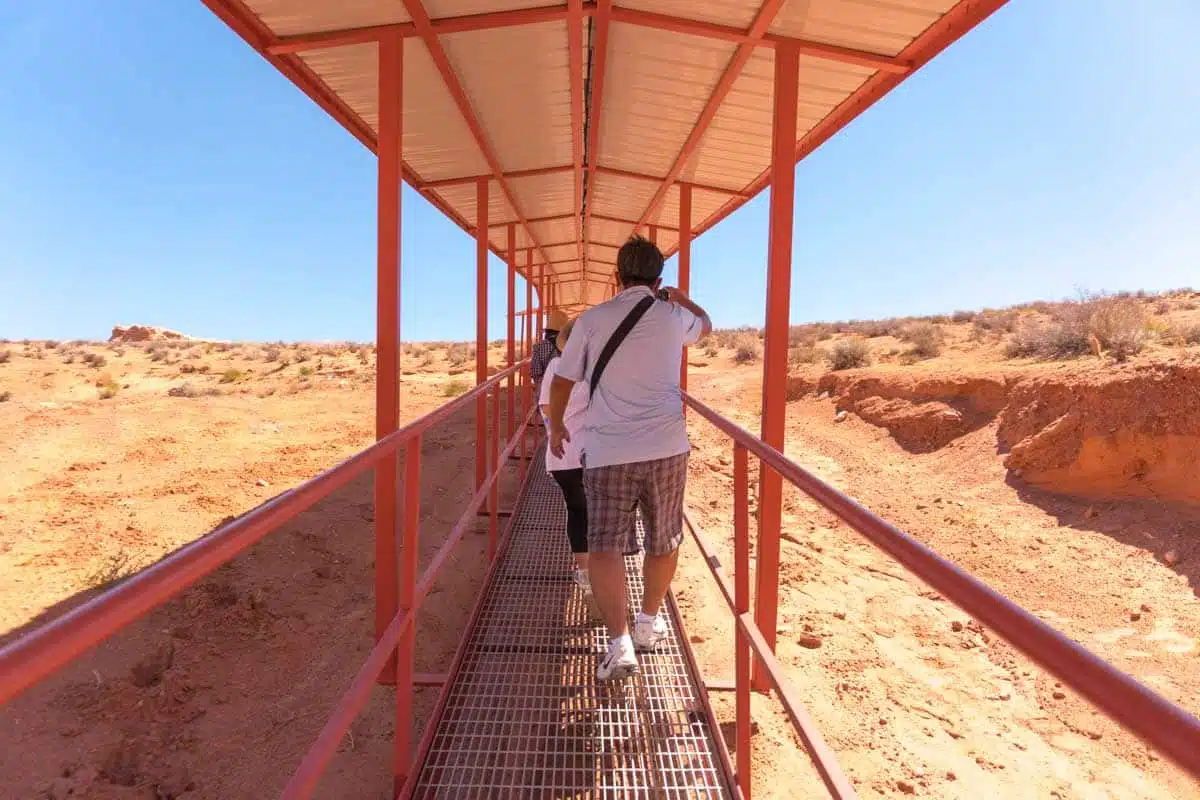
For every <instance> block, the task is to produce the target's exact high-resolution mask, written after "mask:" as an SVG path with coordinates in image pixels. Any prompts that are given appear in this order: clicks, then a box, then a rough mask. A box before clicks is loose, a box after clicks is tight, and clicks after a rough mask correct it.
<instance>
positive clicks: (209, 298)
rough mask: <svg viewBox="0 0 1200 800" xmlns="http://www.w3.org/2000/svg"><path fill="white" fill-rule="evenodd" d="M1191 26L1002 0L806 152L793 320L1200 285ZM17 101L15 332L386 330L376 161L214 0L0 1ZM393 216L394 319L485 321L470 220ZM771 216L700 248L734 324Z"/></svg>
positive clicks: (11, 166) (7, 146) (10, 229)
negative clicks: (380, 322)
mask: <svg viewBox="0 0 1200 800" xmlns="http://www.w3.org/2000/svg"><path fill="white" fill-rule="evenodd" d="M1198 38H1200V6H1198V5H1197V4H1196V3H1195V2H1194V0H1155V2H1153V3H1140V4H1136V10H1135V5H1134V4H1130V3H1128V2H1121V1H1120V0H1089V1H1088V2H1085V0H1059V1H1058V2H1040V1H1039V0H1012V2H1010V3H1009V4H1008V5H1007V6H1006V7H1005V8H1004V9H1002V10H1001V11H1000V12H998V13H997V14H996V15H994V16H993V17H992V18H991V19H990V20H989V21H988V22H986V23H985V24H984V25H983V26H981V27H980V28H978V29H977V30H976V31H974V32H973V33H972V34H970V35H969V36H967V37H966V38H965V39H964V40H963V41H961V42H959V43H958V44H957V45H955V46H954V47H952V48H951V49H950V50H949V51H947V52H946V53H943V54H942V56H940V57H939V58H938V59H937V60H935V61H934V63H933V64H931V65H930V66H929V67H927V68H926V69H925V70H923V71H922V72H920V73H919V74H918V75H916V76H914V77H913V78H912V79H910V80H909V81H907V82H906V83H905V84H903V85H902V86H901V87H900V88H899V89H897V90H896V91H894V92H893V93H892V94H891V95H889V96H888V97H887V98H885V99H884V100H883V101H881V102H880V103H879V104H877V105H876V106H875V107H874V108H873V109H871V110H870V111H868V112H867V113H866V114H865V115H863V116H862V117H860V118H859V120H858V121H856V122H855V123H854V124H853V125H852V126H850V127H849V128H848V129H846V130H845V131H843V132H842V133H841V134H839V135H838V136H837V137H836V138H835V139H834V140H832V141H831V142H829V143H827V144H826V145H825V146H824V147H822V148H821V149H820V150H819V151H818V152H817V153H815V154H814V155H812V156H811V157H809V158H808V159H806V160H805V161H804V162H802V163H801V165H800V166H799V167H798V170H797V203H796V234H795V253H794V262H793V292H792V318H793V320H794V321H796V322H799V321H807V320H813V319H843V318H871V317H879V316H893V315H906V314H923V313H933V312H942V311H952V310H955V309H958V308H976V307H982V306H998V305H1005V304H1011V303H1015V302H1020V301H1024V300H1029V299H1035V298H1055V297H1062V296H1065V295H1069V294H1071V293H1073V291H1074V289H1075V288H1076V287H1085V288H1089V289H1111V290H1116V289H1125V288H1146V289H1165V288H1172V287H1180V286H1187V285H1191V284H1200V222H1198V219H1200V213H1198V212H1200V188H1198V187H1200V82H1197V81H1196V80H1195V76H1196V75H1200V48H1196V47H1195V42H1196V41H1197V39H1198ZM0 108H3V115H2V116H0V337H8V338H25V337H30V338H103V337H105V336H107V333H108V330H109V328H110V327H111V326H112V325H113V324H114V323H117V322H137V323H149V324H157V325H165V326H168V327H172V328H176V329H179V330H182V331H185V332H187V333H190V334H194V335H197V336H208V337H217V338H227V339H251V340H274V339H285V340H292V339H357V340H369V339H371V338H373V335H374V277H373V276H374V229H373V226H374V159H373V157H372V156H371V155H370V154H369V153H368V152H367V151H366V150H365V149H364V148H363V147H362V146H361V145H359V144H358V143H357V142H356V141H355V140H354V139H353V138H352V137H351V136H350V135H349V134H347V133H346V132H345V131H343V130H342V129H340V128H339V127H338V126H337V124H336V123H334V122H333V121H331V120H330V119H328V118H327V117H326V116H325V115H324V114H323V113H322V112H321V111H320V110H319V109H318V108H317V107H316V106H315V105H314V104H313V103H312V102H311V101H310V100H308V98H307V97H305V96H304V95H302V94H301V93H300V91H299V90H297V89H295V88H294V87H293V86H292V85H291V84H290V83H288V82H287V80H286V79H284V78H283V77H282V76H280V75H278V74H277V73H276V72H275V71H274V70H273V69H272V68H271V67H270V66H269V65H267V64H266V62H265V61H263V60H262V59H260V58H259V57H258V56H257V55H255V54H254V53H253V52H252V51H251V50H250V49H249V48H248V47H247V46H246V45H244V44H243V43H242V41H241V40H240V39H239V38H237V37H236V36H235V35H234V34H233V33H232V32H230V31H229V30H228V29H226V28H225V27H224V26H223V25H222V24H221V23H220V22H218V20H217V19H216V18H215V17H213V16H212V15H211V14H210V13H209V12H208V11H207V10H206V9H205V8H204V6H203V5H202V4H201V3H200V2H199V0H185V2H181V3H165V2H161V0H126V2H124V3H121V4H120V8H119V9H117V8H116V7H115V6H112V5H109V4H103V3H97V2H94V1H93V2H82V1H81V0H79V1H76V0H44V2H40V3H37V4H28V3H0ZM404 225H405V230H406V232H407V236H406V238H405V240H404V255H403V259H404V270H405V271H404V276H403V305H402V327H403V330H404V336H405V338H406V339H451V338H457V339H466V338H470V337H471V336H472V335H473V330H474V328H473V319H474V312H473V309H472V305H473V302H474V289H473V285H474V284H473V281H474V245H473V242H472V240H471V239H470V238H469V237H468V236H467V235H466V234H464V233H462V232H461V231H460V230H459V229H458V228H456V227H454V226H453V225H452V224H450V223H449V222H446V221H445V220H444V219H443V218H442V217H441V216H440V215H439V214H438V213H437V212H436V211H434V210H433V209H432V208H431V207H429V206H428V205H426V204H425V203H424V202H423V201H421V200H420V199H419V198H417V197H416V196H415V195H413V194H412V193H411V192H406V196H405V208H404ZM766 229H767V221H766V195H765V194H764V195H762V196H760V197H759V198H758V199H756V200H755V201H754V202H752V203H750V204H748V205H747V206H746V207H745V208H743V209H742V210H741V211H739V212H738V213H737V214H735V215H734V216H733V217H731V218H730V219H729V220H727V221H726V222H724V223H723V224H722V225H721V226H719V227H718V228H717V229H715V230H714V231H712V232H710V233H708V234H706V235H704V236H703V237H701V238H700V239H698V240H697V241H696V243H695V245H694V251H693V252H694V255H693V260H694V267H693V273H694V274H693V283H692V285H693V294H694V295H695V297H696V299H697V300H699V301H700V302H701V303H703V304H705V305H706V306H707V307H708V308H709V310H710V312H711V313H712V315H713V317H714V320H715V322H716V324H717V325H718V326H736V325H743V324H752V325H758V324H761V321H762V317H763V309H764V290H765V263H766V256H765V253H766V249H765V248H766ZM672 272H673V270H672ZM492 276H493V280H492V281H491V291H490V296H491V300H492V302H491V303H490V306H491V313H492V320H493V325H492V335H493V337H499V336H500V335H501V334H502V331H503V323H502V321H501V316H500V315H501V314H502V312H503V308H504V294H503V280H504V278H503V267H502V265H501V264H500V263H499V262H498V261H493V269H492ZM522 294H523V293H522Z"/></svg>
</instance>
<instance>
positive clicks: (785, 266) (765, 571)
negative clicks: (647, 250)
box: [754, 46, 800, 689]
mask: <svg viewBox="0 0 1200 800" xmlns="http://www.w3.org/2000/svg"><path fill="white" fill-rule="evenodd" d="M799 71H800V53H799V51H797V50H796V48H794V47H784V46H780V47H777V48H776V49H775V108H774V112H773V117H774V122H773V127H772V134H771V163H772V165H773V170H772V176H771V209H770V231H769V234H768V236H769V241H768V244H767V314H766V327H765V330H764V341H763V390H762V398H763V400H762V409H763V411H762V438H763V441H765V442H766V443H767V444H768V445H770V446H771V447H774V448H776V449H777V450H783V437H784V430H785V424H784V423H785V416H786V414H787V405H786V402H787V386H786V384H787V357H788V317H789V313H790V312H789V305H790V298H791V279H792V207H793V201H794V197H795V184H796V170H795V167H794V162H793V159H792V145H793V142H795V141H796V107H797V100H798V93H799ZM759 484H760V491H759V494H758V507H759V531H758V571H757V573H756V579H757V591H756V592H755V596H754V597H755V610H754V612H755V613H754V618H755V621H756V622H757V623H758V627H759V629H760V630H761V631H762V632H763V637H764V638H765V639H766V640H767V644H768V645H770V647H771V650H772V651H774V649H775V625H776V619H777V617H778V610H779V535H780V528H781V525H782V522H783V483H782V482H781V481H780V478H779V476H778V475H776V474H775V473H772V472H770V471H769V470H763V471H762V472H761V473H760V474H759ZM758 688H759V689H765V688H766V683H765V678H762V677H760V678H759V679H758Z"/></svg>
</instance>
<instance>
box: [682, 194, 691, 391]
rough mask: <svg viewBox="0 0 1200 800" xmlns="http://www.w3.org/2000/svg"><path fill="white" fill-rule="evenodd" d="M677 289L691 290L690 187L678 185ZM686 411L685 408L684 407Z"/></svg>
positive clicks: (685, 357)
mask: <svg viewBox="0 0 1200 800" xmlns="http://www.w3.org/2000/svg"><path fill="white" fill-rule="evenodd" d="M679 289H680V290H681V291H682V292H683V293H684V294H689V293H690V292H691V290H692V185H691V184H690V183H681V184H679ZM687 379H688V349H687V346H686V345H685V346H684V348H683V359H682V360H681V361H680V362H679V387H680V388H681V389H683V391H685V392H686V391H687ZM684 411H685V412H686V411H687V406H686V405H685V406H684Z"/></svg>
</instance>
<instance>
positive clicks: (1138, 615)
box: [1129, 611, 1142, 622]
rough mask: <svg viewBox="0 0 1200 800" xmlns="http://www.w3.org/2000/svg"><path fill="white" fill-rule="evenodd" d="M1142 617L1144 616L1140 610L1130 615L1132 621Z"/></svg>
mask: <svg viewBox="0 0 1200 800" xmlns="http://www.w3.org/2000/svg"><path fill="white" fill-rule="evenodd" d="M1141 618H1142V615H1141V612H1138V611H1134V612H1131V613H1130V615H1129V620H1130V621H1131V622H1137V621H1138V620H1139V619H1141Z"/></svg>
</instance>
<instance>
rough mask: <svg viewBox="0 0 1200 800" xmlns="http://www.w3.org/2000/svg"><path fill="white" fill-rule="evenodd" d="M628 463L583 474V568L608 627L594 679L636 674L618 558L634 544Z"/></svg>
mask: <svg viewBox="0 0 1200 800" xmlns="http://www.w3.org/2000/svg"><path fill="white" fill-rule="evenodd" d="M631 466H633V465H629V464H619V465H615V466H609V467H593V468H591V469H584V473H583V483H584V488H585V489H586V492H587V505H588V567H589V572H590V573H591V579H592V597H593V598H595V601H596V605H597V607H598V608H599V609H600V615H601V616H602V617H603V618H604V623H605V624H606V625H607V626H608V635H609V637H610V639H609V645H608V653H607V654H606V655H605V657H604V658H603V659H602V660H601V662H600V665H599V667H597V669H596V677H597V678H598V679H600V680H610V679H613V678H624V677H627V676H628V675H632V674H634V673H636V672H637V658H636V657H635V656H634V653H633V640H632V638H631V637H630V634H629V623H628V618H629V617H628V614H629V607H628V599H627V595H626V586H625V558H624V553H625V552H626V551H628V550H629V549H631V548H632V547H634V546H635V545H636V527H635V516H634V510H633V509H634V505H635V504H636V502H637V484H636V482H635V481H634V480H633V478H634V477H635V471H634V470H632V469H631Z"/></svg>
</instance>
